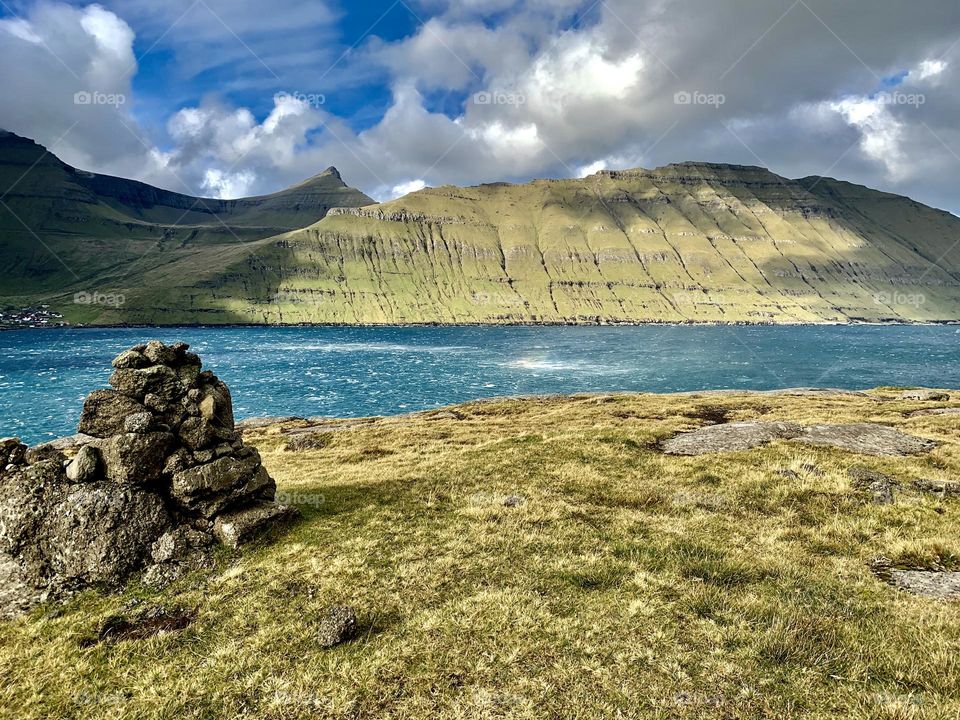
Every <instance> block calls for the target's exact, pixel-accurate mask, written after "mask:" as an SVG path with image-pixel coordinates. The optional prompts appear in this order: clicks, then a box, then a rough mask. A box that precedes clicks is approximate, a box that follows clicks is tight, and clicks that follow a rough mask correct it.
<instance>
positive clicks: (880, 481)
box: [847, 467, 900, 505]
mask: <svg viewBox="0 0 960 720" xmlns="http://www.w3.org/2000/svg"><path fill="white" fill-rule="evenodd" d="M847 475H848V476H849V477H850V479H851V480H852V481H853V487H854V489H855V490H859V491H862V492H866V493H868V494H869V495H870V497H871V498H872V499H873V502H874V503H875V504H877V505H890V504H892V503H893V501H894V496H893V491H894V490H899V489H900V483H899V482H897V480H896V478H893V477H890V476H889V475H886V474H884V473H881V472H877V471H876V470H870V469H869V468H864V467H855V468H850V469H849V470H848V471H847Z"/></svg>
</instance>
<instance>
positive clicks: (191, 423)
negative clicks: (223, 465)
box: [177, 417, 233, 450]
mask: <svg viewBox="0 0 960 720" xmlns="http://www.w3.org/2000/svg"><path fill="white" fill-rule="evenodd" d="M177 434H178V435H179V437H180V440H181V441H182V442H183V444H184V445H185V446H186V447H188V448H190V449H191V450H203V449H206V448H210V447H213V446H216V445H219V444H220V443H222V442H224V441H231V440H233V430H228V429H227V428H225V427H223V426H221V425H219V424H217V423H213V422H211V421H209V420H207V419H206V418H204V417H189V418H187V419H186V420H184V421H183V423H182V424H181V425H180V429H179V431H178V433H177Z"/></svg>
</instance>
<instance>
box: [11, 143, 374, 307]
mask: <svg viewBox="0 0 960 720" xmlns="http://www.w3.org/2000/svg"><path fill="white" fill-rule="evenodd" d="M0 199H2V204H0V238H2V242H0V268H2V270H0V306H3V305H8V306H17V305H19V304H29V303H30V302H38V301H39V300H47V298H50V300H48V301H51V302H60V303H62V302H63V301H62V299H59V300H58V296H60V295H71V296H72V295H73V293H75V292H80V291H86V292H94V291H96V290H97V289H98V288H102V287H125V286H127V285H130V286H136V285H137V284H138V282H139V281H140V280H141V276H142V273H143V272H145V271H148V270H149V271H151V272H157V271H160V270H162V268H163V267H165V266H167V265H169V264H171V263H177V262H180V261H186V262H188V263H191V264H194V265H196V266H197V267H199V268H204V269H212V268H218V267H221V266H222V263H223V261H224V259H225V258H230V257H234V256H236V257H242V256H243V255H244V252H245V251H244V250H243V248H244V247H246V245H247V244H248V243H249V242H251V241H253V240H259V239H262V238H267V237H271V236H274V235H277V234H280V233H284V232H287V231H289V230H292V229H295V228H300V227H303V226H305V225H309V224H311V223H313V222H315V221H317V220H319V219H320V218H322V217H324V216H325V215H326V214H327V212H328V211H329V210H330V208H333V207H355V206H360V205H369V204H371V203H373V200H371V199H370V198H369V197H367V196H366V195H364V194H363V193H361V192H360V191H359V190H354V189H353V188H349V187H347V186H346V185H345V184H344V182H343V180H342V179H341V177H340V174H339V173H338V172H337V171H336V169H335V168H329V169H328V170H326V171H325V172H323V173H321V174H319V175H317V176H315V177H312V178H310V179H309V180H306V181H304V182H302V183H300V184H299V185H295V186H293V187H291V188H288V189H286V190H283V191H281V192H278V193H275V194H273V195H265V196H262V197H253V198H243V199H240V200H212V199H208V198H196V197H191V196H189V195H183V194H180V193H175V192H170V191H167V190H161V189H159V188H155V187H152V186H150V185H146V184H144V183H141V182H136V181H134V180H125V179H123V178H117V177H110V176H106V175H97V174H94V173H89V172H84V171H82V170H77V169H76V168H73V167H70V166H69V165H67V164H65V163H63V162H61V161H60V160H59V159H58V158H57V157H56V156H54V155H53V154H51V153H50V152H48V151H47V150H45V149H44V148H43V147H42V146H40V145H38V144H36V143H34V142H33V141H31V140H28V139H26V138H22V137H19V136H18V135H15V134H13V133H9V132H5V131H0ZM204 271H205V270H204ZM65 290H70V292H69V293H65V292H64V291H65ZM64 310H65V312H66V313H67V314H68V315H69V314H70V308H68V307H65V308H64Z"/></svg>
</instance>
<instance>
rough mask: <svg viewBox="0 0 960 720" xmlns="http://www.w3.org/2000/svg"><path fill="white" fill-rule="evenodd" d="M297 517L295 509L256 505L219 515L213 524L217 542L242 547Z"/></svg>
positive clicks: (263, 504) (262, 504) (266, 504)
mask: <svg viewBox="0 0 960 720" xmlns="http://www.w3.org/2000/svg"><path fill="white" fill-rule="evenodd" d="M298 515H299V512H298V511H297V509H296V508H292V507H290V506H288V505H277V504H275V503H258V504H256V505H252V506H250V507H245V508H241V509H239V510H232V511H230V512H227V513H224V514H222V515H220V516H219V517H218V518H217V519H216V521H215V522H214V524H213V534H214V535H215V536H216V538H217V540H219V541H220V542H221V543H223V544H224V545H226V546H227V547H231V548H238V547H240V546H241V545H244V544H246V543H248V542H250V541H251V540H253V539H254V538H256V537H257V536H258V535H260V534H261V533H263V532H265V531H267V530H268V529H270V528H271V527H273V526H274V525H277V524H278V523H281V522H284V521H286V520H290V519H292V518H295V517H297V516H298Z"/></svg>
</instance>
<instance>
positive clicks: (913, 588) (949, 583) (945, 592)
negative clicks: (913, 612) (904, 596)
mask: <svg viewBox="0 0 960 720" xmlns="http://www.w3.org/2000/svg"><path fill="white" fill-rule="evenodd" d="M890 581H891V583H892V584H893V585H894V587H896V588H899V589H900V590H903V591H904V592H908V593H910V594H912V595H920V596H921V597H927V598H933V599H934V600H958V599H960V572H939V571H934V570H892V571H891V572H890Z"/></svg>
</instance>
